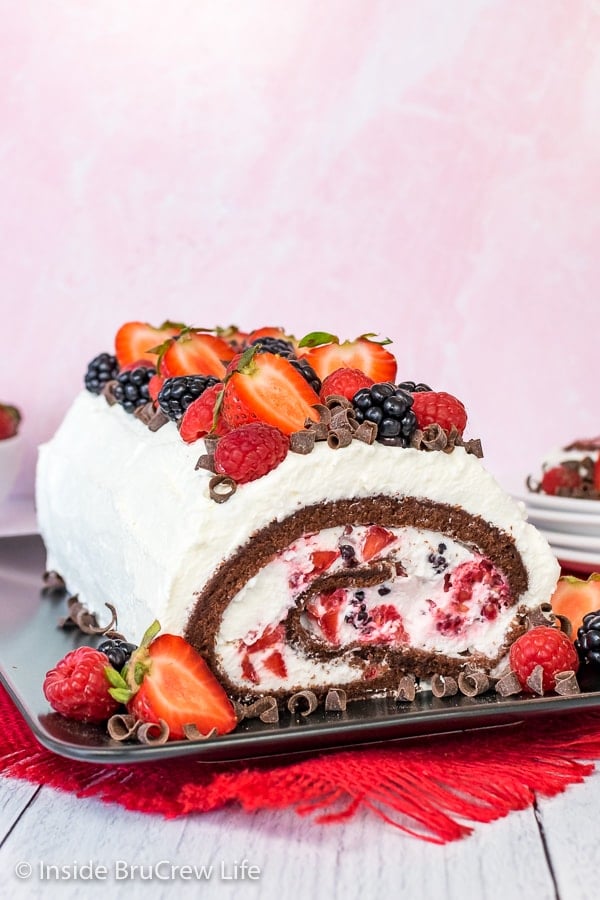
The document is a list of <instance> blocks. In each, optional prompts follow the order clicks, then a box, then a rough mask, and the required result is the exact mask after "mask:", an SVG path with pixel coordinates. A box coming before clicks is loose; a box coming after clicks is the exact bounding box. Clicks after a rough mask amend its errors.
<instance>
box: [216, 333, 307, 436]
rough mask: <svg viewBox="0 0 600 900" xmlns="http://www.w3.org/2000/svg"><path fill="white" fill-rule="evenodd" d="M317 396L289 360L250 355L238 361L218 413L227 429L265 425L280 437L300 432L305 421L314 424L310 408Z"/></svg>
mask: <svg viewBox="0 0 600 900" xmlns="http://www.w3.org/2000/svg"><path fill="white" fill-rule="evenodd" d="M318 402H319V398H318V396H317V394H316V393H315V392H314V391H313V389H312V388H311V386H310V385H309V384H308V382H307V381H305V379H304V378H303V377H302V375H300V373H299V372H298V371H296V369H295V368H294V367H293V365H292V364H291V363H290V362H289V360H287V359H285V358H284V357H283V356H275V355H274V354H273V353H261V352H258V353H256V352H255V353H253V352H252V351H251V350H248V351H246V354H244V356H243V357H242V358H241V359H240V362H239V365H238V368H237V371H235V372H233V373H230V375H229V376H228V378H227V382H226V385H225V393H224V395H223V405H222V407H221V413H222V415H223V418H224V419H225V421H226V423H227V425H228V426H229V427H230V428H237V427H238V426H239V425H247V424H249V423H250V422H266V423H267V425H274V426H275V428H279V430H280V431H282V432H283V433H284V434H292V432H294V431H300V430H301V429H302V428H304V422H305V420H306V419H312V420H313V421H317V420H318V415H317V413H316V412H315V410H314V409H313V405H314V404H315V403H318Z"/></svg>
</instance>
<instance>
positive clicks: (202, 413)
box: [179, 381, 229, 444]
mask: <svg viewBox="0 0 600 900" xmlns="http://www.w3.org/2000/svg"><path fill="white" fill-rule="evenodd" d="M222 391H223V385H222V383H221V382H220V381H219V382H218V383H217V384H213V385H211V386H210V387H208V388H206V390H205V391H203V392H202V393H201V394H200V396H199V397H198V398H197V399H196V400H193V401H192V402H191V403H190V405H189V406H188V408H187V409H186V411H185V412H184V414H183V418H182V419H181V422H180V425H179V434H180V435H181V437H182V438H183V440H184V441H185V442H186V444H193V443H194V441H197V440H198V439H199V438H202V437H206V435H207V434H210V433H211V432H212V433H213V434H217V435H224V434H227V432H228V431H229V428H228V427H227V425H226V424H225V422H224V420H223V418H222V417H221V416H218V415H215V407H216V404H217V403H218V402H219V398H220V396H221V393H222Z"/></svg>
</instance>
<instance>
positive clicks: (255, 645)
mask: <svg viewBox="0 0 600 900" xmlns="http://www.w3.org/2000/svg"><path fill="white" fill-rule="evenodd" d="M284 640H285V628H284V626H283V625H276V626H272V625H267V627H266V628H265V630H264V631H263V633H262V634H261V636H260V637H259V638H257V639H256V640H255V641H252V642H251V643H249V644H248V653H258V652H259V651H261V650H268V649H269V647H274V646H275V645H276V644H281V643H283V641H284Z"/></svg>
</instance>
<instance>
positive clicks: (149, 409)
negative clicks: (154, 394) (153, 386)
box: [133, 400, 154, 425]
mask: <svg viewBox="0 0 600 900" xmlns="http://www.w3.org/2000/svg"><path fill="white" fill-rule="evenodd" d="M133 414H134V416H135V417H136V419H139V420H140V422H142V423H143V424H144V425H149V424H150V422H151V421H152V419H153V417H154V403H153V402H152V400H149V401H148V402H147V403H144V405H143V406H136V408H135V409H134V411H133Z"/></svg>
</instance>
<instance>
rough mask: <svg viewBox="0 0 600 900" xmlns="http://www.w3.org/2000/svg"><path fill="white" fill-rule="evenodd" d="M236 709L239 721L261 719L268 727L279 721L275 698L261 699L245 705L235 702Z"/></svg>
mask: <svg viewBox="0 0 600 900" xmlns="http://www.w3.org/2000/svg"><path fill="white" fill-rule="evenodd" d="M233 705H234V709H235V712H236V715H237V717H238V721H240V722H241V721H242V719H256V718H258V719H260V721H261V722H265V723H266V724H268V725H274V724H275V722H278V721H279V709H278V707H277V700H276V699H275V697H259V698H258V700H255V701H254V703H250V704H244V703H236V702H235V701H234V704H233Z"/></svg>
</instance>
